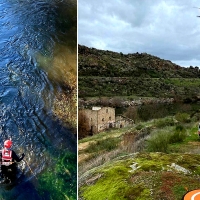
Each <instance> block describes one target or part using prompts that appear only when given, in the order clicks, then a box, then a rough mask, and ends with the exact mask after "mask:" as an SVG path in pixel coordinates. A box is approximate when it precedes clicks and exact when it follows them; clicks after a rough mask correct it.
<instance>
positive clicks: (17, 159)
mask: <svg viewBox="0 0 200 200" xmlns="http://www.w3.org/2000/svg"><path fill="white" fill-rule="evenodd" d="M23 158H24V157H23V156H22V157H21V158H19V157H18V155H17V154H16V153H15V152H14V151H12V159H13V160H15V161H17V162H20V161H21V160H22V159H23Z"/></svg>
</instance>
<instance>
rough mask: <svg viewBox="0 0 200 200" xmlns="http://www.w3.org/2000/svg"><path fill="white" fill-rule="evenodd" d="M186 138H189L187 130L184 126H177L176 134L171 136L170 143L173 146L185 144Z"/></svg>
mask: <svg viewBox="0 0 200 200" xmlns="http://www.w3.org/2000/svg"><path fill="white" fill-rule="evenodd" d="M186 136H187V134H186V129H185V128H184V127H183V126H181V125H178V126H176V128H175V130H174V132H173V133H172V134H171V135H170V137H169V143H170V144H172V143H178V142H183V141H184V139H185V138H186Z"/></svg>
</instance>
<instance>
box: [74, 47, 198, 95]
mask: <svg viewBox="0 0 200 200" xmlns="http://www.w3.org/2000/svg"><path fill="white" fill-rule="evenodd" d="M78 48H79V55H78V57H79V58H78V59H79V66H78V73H79V80H78V81H79V98H83V97H102V96H104V97H105V96H106V97H111V96H129V97H131V96H137V97H158V98H159V97H163V98H171V97H172V98H176V97H179V98H181V99H187V98H196V97H198V96H199V94H200V79H199V77H200V72H199V68H198V67H192V66H190V67H189V68H184V67H181V66H179V65H176V64H174V63H172V62H171V61H169V60H164V59H161V58H158V57H156V56H153V55H149V54H147V53H138V52H137V53H132V54H123V53H116V52H111V51H103V50H98V49H95V48H88V47H85V46H81V45H79V47H78ZM91 86H92V87H91Z"/></svg>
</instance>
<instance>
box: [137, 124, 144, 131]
mask: <svg viewBox="0 0 200 200" xmlns="http://www.w3.org/2000/svg"><path fill="white" fill-rule="evenodd" d="M143 128H144V125H142V124H138V125H137V126H136V127H135V129H136V130H141V129H143Z"/></svg>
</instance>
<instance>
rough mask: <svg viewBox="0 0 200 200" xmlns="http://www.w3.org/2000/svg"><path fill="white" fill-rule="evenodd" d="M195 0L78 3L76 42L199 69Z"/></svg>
mask: <svg viewBox="0 0 200 200" xmlns="http://www.w3.org/2000/svg"><path fill="white" fill-rule="evenodd" d="M194 7H200V1H198V0H190V1H188V0H100V1H97V0H96V1H95V0H78V35H79V36H78V43H79V44H81V45H85V46H87V47H94V48H97V49H103V50H111V51H115V52H123V53H124V54H127V53H135V52H139V53H143V52H146V53H149V54H151V55H155V56H158V57H160V58H162V59H166V60H171V61H172V62H174V63H176V64H178V65H181V66H185V67H188V66H190V65H192V66H199V67H200V17H196V16H198V15H200V9H197V8H194Z"/></svg>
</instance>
